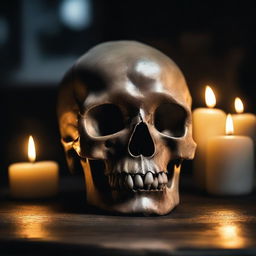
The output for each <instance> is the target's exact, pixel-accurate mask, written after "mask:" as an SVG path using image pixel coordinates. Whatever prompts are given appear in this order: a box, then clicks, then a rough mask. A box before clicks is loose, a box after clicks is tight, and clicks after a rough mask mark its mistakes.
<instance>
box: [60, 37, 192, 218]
mask: <svg viewBox="0 0 256 256" xmlns="http://www.w3.org/2000/svg"><path fill="white" fill-rule="evenodd" d="M57 111H58V118H59V127H60V134H61V141H62V144H63V146H64V150H65V153H66V159H67V163H68V166H69V168H70V170H71V171H72V170H74V169H75V168H77V166H79V165H80V166H81V167H82V169H83V171H84V176H85V184H86V198H87V202H88V204H91V205H93V206H96V207H98V208H100V209H104V210H107V211H111V212H115V213H124V214H144V215H150V214H156V215H163V214H167V213H169V212H170V211H171V210H172V209H173V208H174V207H175V206H176V205H177V204H178V203H179V191H178V183H179V171H180V165H181V162H182V160H183V159H193V157H194V153H195V147H196V144H195V142H194V141H193V139H192V120H191V96H190V93H189V90H188V87H187V84H186V81H185V79H184V76H183V74H182V72H181V71H180V69H179V68H178V67H177V65H176V64H175V63H174V62H173V61H172V60H171V59H170V58H168V57H167V56H166V55H164V54H163V53H161V52H160V51H158V50H156V49H154V48H152V47H150V46H147V45H145V44H142V43H138V42H134V41H116V42H106V43H102V44H99V45H97V46H95V47H94V48H92V49H91V50H89V51H88V52H87V53H86V54H84V55H83V56H82V57H81V58H80V59H78V61H77V62H76V63H75V64H74V65H73V67H72V68H71V69H70V70H69V71H68V72H67V73H66V75H65V77H64V78H63V80H62V82H61V87H60V91H59V96H58V104H57ZM77 164H78V165H77Z"/></svg>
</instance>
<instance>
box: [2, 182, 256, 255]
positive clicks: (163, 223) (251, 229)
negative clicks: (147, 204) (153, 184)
mask: <svg viewBox="0 0 256 256" xmlns="http://www.w3.org/2000/svg"><path fill="white" fill-rule="evenodd" d="M67 188H68V189H67ZM1 192H2V193H1V198H0V252H3V253H4V254H3V255H23V254H24V255H35V252H36V253H37V255H45V254H48V255H56V253H58V254H62V255H131V254H132V255H230V254H232V255H256V204H255V199H256V194H255V193H254V194H252V195H249V196H244V197H226V198H223V197H211V196H208V195H206V194H202V193H201V194H200V193H198V192H195V191H194V190H193V189H189V188H186V190H185V189H183V190H182V193H181V204H180V205H179V206H178V207H177V208H176V209H175V210H174V211H173V212H172V213H171V214H169V215H167V216H162V217H153V216H151V217H142V216H114V215H109V214H107V213H103V212H99V211H97V210H95V209H93V208H89V207H86V206H85V195H84V191H83V184H82V182H81V180H80V179H79V181H78V180H77V179H75V178H72V179H68V181H67V182H66V181H63V182H62V188H61V192H60V194H59V196H58V197H56V198H53V199H51V200H44V201H43V200H41V201H29V202H28V201H17V200H13V199H10V198H9V197H8V191H1ZM0 254H1V253H0ZM1 255H2V254H1Z"/></svg>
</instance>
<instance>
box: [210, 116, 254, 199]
mask: <svg viewBox="0 0 256 256" xmlns="http://www.w3.org/2000/svg"><path fill="white" fill-rule="evenodd" d="M226 134H227V135H224V136H217V137H213V138H211V139H210V140H209V142H208V145H207V164H206V167H207V169H206V186H207V191H208V192H209V193H210V194H214V195H244V194H249V193H250V192H251V191H252V189H253V170H254V156H253V155H254V152H253V150H254V148H253V141H252V139H251V138H250V137H248V136H241V135H240V136H239V135H232V134H233V121H232V117H231V115H230V114H229V115H228V117H227V121H226Z"/></svg>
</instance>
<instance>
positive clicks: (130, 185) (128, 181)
mask: <svg viewBox="0 0 256 256" xmlns="http://www.w3.org/2000/svg"><path fill="white" fill-rule="evenodd" d="M125 184H126V186H127V188H129V189H133V180H132V177H131V175H129V174H128V175H127V177H126V181H125Z"/></svg>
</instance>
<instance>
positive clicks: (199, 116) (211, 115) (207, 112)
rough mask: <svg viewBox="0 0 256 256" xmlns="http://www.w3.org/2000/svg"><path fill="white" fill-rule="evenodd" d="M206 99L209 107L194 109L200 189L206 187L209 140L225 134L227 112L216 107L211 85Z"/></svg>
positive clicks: (197, 178) (194, 168)
mask: <svg viewBox="0 0 256 256" xmlns="http://www.w3.org/2000/svg"><path fill="white" fill-rule="evenodd" d="M205 101H206V105H207V108H197V109H195V110H194V111H193V115H192V118H193V137H194V140H195V142H196V143H197V150H196V154H195V159H194V161H193V164H194V166H193V172H194V180H195V184H196V186H197V187H198V188H199V189H202V190H205V188H206V177H205V176H206V174H205V173H206V172H205V169H206V146H207V142H208V140H209V139H210V138H211V137H213V136H217V135H224V133H225V120H226V114H225V112H224V111H222V110H220V109H217V108H214V106H215V105H216V98H215V95H214V93H213V91H212V89H211V88H210V87H209V86H206V90H205Z"/></svg>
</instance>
